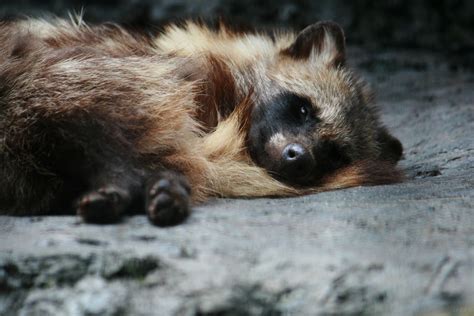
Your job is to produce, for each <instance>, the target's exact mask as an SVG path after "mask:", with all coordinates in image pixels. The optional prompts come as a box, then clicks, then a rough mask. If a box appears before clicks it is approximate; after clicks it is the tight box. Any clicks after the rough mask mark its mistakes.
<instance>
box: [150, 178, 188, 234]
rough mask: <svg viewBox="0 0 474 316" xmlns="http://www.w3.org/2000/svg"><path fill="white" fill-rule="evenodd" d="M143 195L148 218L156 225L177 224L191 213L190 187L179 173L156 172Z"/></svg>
mask: <svg viewBox="0 0 474 316" xmlns="http://www.w3.org/2000/svg"><path fill="white" fill-rule="evenodd" d="M145 195H146V200H145V208H146V212H147V215H148V219H149V220H150V221H151V222H152V223H153V224H155V225H157V226H172V225H177V224H179V223H181V222H183V221H184V220H185V219H186V218H187V217H188V216H189V214H190V213H191V205H190V202H191V188H190V186H189V183H188V181H187V179H186V177H185V176H184V175H182V174H181V173H178V172H174V171H163V172H160V173H158V174H157V175H156V176H155V177H153V178H152V179H151V181H148V184H147V186H146V192H145Z"/></svg>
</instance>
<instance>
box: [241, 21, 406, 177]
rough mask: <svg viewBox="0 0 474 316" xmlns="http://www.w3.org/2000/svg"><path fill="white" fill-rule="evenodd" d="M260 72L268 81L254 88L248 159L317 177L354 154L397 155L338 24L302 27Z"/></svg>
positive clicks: (276, 171) (278, 172)
mask: <svg viewBox="0 0 474 316" xmlns="http://www.w3.org/2000/svg"><path fill="white" fill-rule="evenodd" d="M261 78H262V80H266V82H265V89H261V90H260V91H264V92H263V93H262V92H260V93H259V91H258V90H257V96H256V100H257V101H256V104H255V107H254V109H253V112H252V116H251V123H250V129H249V133H248V142H247V144H248V149H249V152H250V155H251V157H252V159H253V160H254V161H255V162H256V163H257V164H258V165H260V166H261V167H264V168H265V169H267V170H268V171H269V172H270V173H271V174H272V175H274V176H275V177H276V178H278V179H281V180H282V181H284V182H286V183H289V184H292V185H297V186H310V185H317V184H319V183H320V181H321V179H323V178H324V177H325V176H326V175H327V174H330V173H332V172H334V171H336V170H338V169H340V168H343V167H346V166H349V165H351V164H353V163H357V162H358V161H362V160H370V161H381V162H382V161H384V162H387V161H388V162H390V163H392V164H395V163H396V162H397V161H398V160H399V159H400V157H401V155H402V145H401V143H400V142H399V141H398V140H397V139H396V138H394V137H393V136H391V135H390V134H389V133H388V132H387V130H386V129H385V128H384V127H383V126H382V125H381V123H380V121H379V117H378V114H377V111H376V108H375V107H374V105H373V101H372V94H371V92H370V90H369V89H368V88H367V86H366V84H365V83H364V82H363V81H362V80H361V79H359V78H358V77H357V76H356V75H355V74H353V73H352V72H351V71H350V70H349V69H348V68H347V67H346V65H345V40H344V33H343V31H342V29H341V28H340V27H339V26H338V25H337V24H335V23H332V22H321V23H316V24H314V25H311V26H309V27H307V28H306V29H304V30H303V31H302V32H300V33H299V34H298V35H297V36H296V37H295V38H294V39H293V40H292V41H291V42H289V44H288V46H287V47H282V48H280V49H279V51H278V52H276V54H275V56H274V58H273V59H272V62H269V63H267V64H266V66H265V72H264V74H261ZM260 85H261V83H260ZM384 164H385V163H384Z"/></svg>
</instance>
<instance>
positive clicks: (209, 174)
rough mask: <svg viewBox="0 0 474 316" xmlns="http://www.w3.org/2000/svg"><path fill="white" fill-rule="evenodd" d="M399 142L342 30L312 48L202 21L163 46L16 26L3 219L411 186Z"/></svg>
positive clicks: (7, 69)
mask: <svg viewBox="0 0 474 316" xmlns="http://www.w3.org/2000/svg"><path fill="white" fill-rule="evenodd" d="M401 154H402V148H401V145H400V143H399V142H398V140H396V139H395V138H393V137H392V136H391V135H390V134H388V132H387V130H386V129H385V128H384V127H383V126H382V124H381V123H380V121H379V117H378V114H377V110H376V108H375V106H374V105H373V101H372V95H371V93H370V91H369V90H368V89H367V87H366V85H365V84H364V82H363V81H361V80H360V79H359V78H358V77H357V76H355V75H354V74H353V73H352V72H351V71H350V70H349V69H348V68H347V67H346V66H345V52H344V35H343V33H342V30H341V29H340V28H339V27H338V26H337V25H335V24H334V23H331V22H323V23H317V24H315V25H312V26H309V27H308V28H307V29H305V30H303V31H302V32H301V33H299V34H294V33H291V32H288V33H281V32H280V33H275V34H272V35H266V34H259V33H240V32H235V31H231V30H230V29H229V28H226V27H224V26H220V27H219V28H218V29H210V28H208V27H205V26H203V25H201V24H198V23H193V22H188V23H185V24H184V25H180V26H178V25H171V26H169V27H167V28H166V29H165V30H164V31H163V32H162V33H160V34H158V35H156V36H150V35H146V36H145V35H140V34H136V33H132V32H129V31H126V30H124V29H122V28H121V27H119V26H116V25H112V24H110V25H100V26H88V25H86V24H84V23H83V22H82V21H81V20H80V19H79V20H78V21H76V22H70V21H65V20H59V19H58V20H54V21H43V20H31V19H28V20H21V21H15V22H4V23H2V24H0V159H1V165H0V209H1V211H2V212H4V213H9V214H45V213H54V212H58V211H63V210H69V209H76V211H77V212H78V213H79V214H80V215H81V216H82V217H83V218H84V219H85V220H86V221H89V222H110V221H115V220H117V219H118V218H119V216H120V214H122V213H123V212H125V211H127V210H129V209H138V210H139V209H145V210H146V212H147V213H148V216H149V218H150V220H151V221H152V222H153V223H155V224H157V225H170V224H175V223H178V222H180V221H181V220H183V219H184V218H185V217H186V216H187V215H188V214H189V210H190V207H191V205H193V204H194V203H198V202H202V201H204V200H206V199H207V198H209V197H211V196H220V197H258V196H292V195H300V194H307V193H314V192H321V191H326V190H332V189H338V188H345V187H350V186H357V185H372V184H380V183H391V182H396V181H399V180H400V179H401V174H400V172H399V171H398V170H397V169H396V168H395V166H394V165H395V163H396V162H397V161H398V159H399V158H400V156H401Z"/></svg>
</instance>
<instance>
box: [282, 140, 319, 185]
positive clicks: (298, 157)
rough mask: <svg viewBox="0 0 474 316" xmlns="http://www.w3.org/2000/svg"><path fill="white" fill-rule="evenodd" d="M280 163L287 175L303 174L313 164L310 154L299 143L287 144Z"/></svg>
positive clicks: (298, 175) (299, 175)
mask: <svg viewBox="0 0 474 316" xmlns="http://www.w3.org/2000/svg"><path fill="white" fill-rule="evenodd" d="M282 164H283V170H284V173H285V174H286V175H287V176H290V177H291V176H296V177H301V176H305V175H306V174H307V173H308V172H309V171H310V170H311V169H312V168H313V165H314V161H313V157H312V156H311V154H310V153H309V152H308V151H307V150H306V149H305V148H304V147H303V146H302V145H300V144H289V145H287V146H286V147H285V148H284V149H283V152H282Z"/></svg>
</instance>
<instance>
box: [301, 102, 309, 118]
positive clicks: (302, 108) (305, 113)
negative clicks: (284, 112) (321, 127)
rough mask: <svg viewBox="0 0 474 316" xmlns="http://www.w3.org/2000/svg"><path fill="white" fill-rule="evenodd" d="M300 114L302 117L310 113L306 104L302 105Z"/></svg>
mask: <svg viewBox="0 0 474 316" xmlns="http://www.w3.org/2000/svg"><path fill="white" fill-rule="evenodd" d="M300 114H301V116H302V117H306V116H307V115H308V109H307V108H306V105H304V104H303V105H300Z"/></svg>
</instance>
